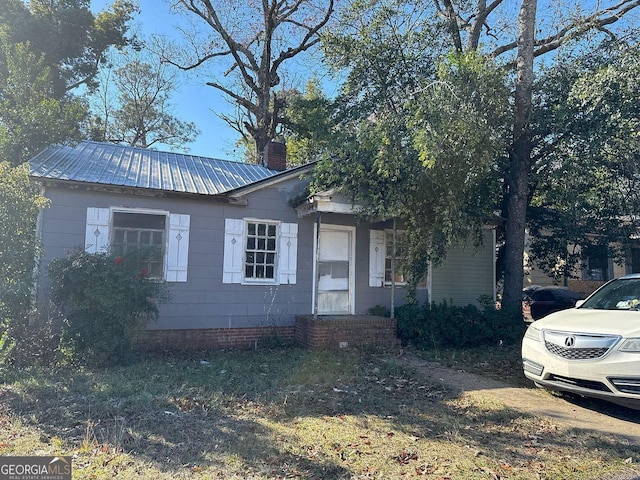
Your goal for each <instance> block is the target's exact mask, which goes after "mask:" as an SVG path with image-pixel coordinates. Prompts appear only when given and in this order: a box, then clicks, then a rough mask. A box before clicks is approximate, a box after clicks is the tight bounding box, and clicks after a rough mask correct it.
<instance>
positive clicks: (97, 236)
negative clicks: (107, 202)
mask: <svg viewBox="0 0 640 480" xmlns="http://www.w3.org/2000/svg"><path fill="white" fill-rule="evenodd" d="M109 218H110V211H109V209H108V208H94V207H88V208H87V224H86V231H85V236H84V248H85V250H86V251H87V252H88V253H100V252H106V251H107V250H108V249H109Z"/></svg>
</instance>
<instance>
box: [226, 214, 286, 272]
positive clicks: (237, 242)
mask: <svg viewBox="0 0 640 480" xmlns="http://www.w3.org/2000/svg"><path fill="white" fill-rule="evenodd" d="M297 248H298V225H297V224H295V223H284V222H279V221H275V220H262V219H236V218H227V219H225V239H224V266H223V274H222V283H247V284H251V283H274V284H295V283H296V266H297Z"/></svg>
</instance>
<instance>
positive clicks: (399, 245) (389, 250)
mask: <svg viewBox="0 0 640 480" xmlns="http://www.w3.org/2000/svg"><path fill="white" fill-rule="evenodd" d="M384 238H385V257H384V283H385V285H391V283H392V278H393V273H395V281H396V285H406V283H407V277H406V273H405V257H406V251H405V248H406V247H405V245H406V238H407V235H406V232H405V231H404V230H396V248H395V250H396V251H395V268H393V269H392V267H393V263H392V259H393V256H394V255H393V230H385V231H384ZM393 270H395V272H394V271H393Z"/></svg>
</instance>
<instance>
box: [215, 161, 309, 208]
mask: <svg viewBox="0 0 640 480" xmlns="http://www.w3.org/2000/svg"><path fill="white" fill-rule="evenodd" d="M316 163H317V162H313V163H308V164H306V165H301V166H299V167H295V168H292V169H290V170H285V171H284V172H281V173H277V174H275V175H273V176H272V177H269V178H265V179H263V180H258V181H257V182H253V183H251V184H249V185H245V186H243V187H238V188H236V189H234V190H230V191H228V192H226V193H225V195H226V196H227V197H228V198H229V199H233V200H240V199H242V197H244V196H246V195H249V194H250V193H253V192H256V191H258V190H262V189H263V188H267V187H271V186H273V185H277V184H278V183H282V182H286V181H287V180H291V179H293V178H298V177H300V176H301V175H304V174H305V173H308V172H310V171H311V170H313V168H314V167H315V164H316Z"/></svg>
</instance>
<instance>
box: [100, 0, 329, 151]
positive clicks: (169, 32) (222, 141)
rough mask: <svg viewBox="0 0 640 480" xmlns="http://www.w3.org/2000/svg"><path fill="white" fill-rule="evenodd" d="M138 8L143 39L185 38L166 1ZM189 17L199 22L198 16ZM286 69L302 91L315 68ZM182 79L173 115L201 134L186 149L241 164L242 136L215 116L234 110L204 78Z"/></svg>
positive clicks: (143, 1)
mask: <svg viewBox="0 0 640 480" xmlns="http://www.w3.org/2000/svg"><path fill="white" fill-rule="evenodd" d="M111 3H112V0H92V1H91V7H92V9H93V10H94V11H100V10H104V9H105V8H106V7H107V6H108V5H110V4H111ZM138 4H139V6H140V8H139V10H140V13H139V14H138V15H136V17H135V18H134V22H133V26H134V28H136V29H137V30H139V32H140V34H141V35H142V36H143V37H150V36H151V35H164V36H166V37H167V38H168V39H172V40H180V39H181V38H182V37H181V34H180V32H179V30H178V26H179V25H181V24H183V23H184V22H185V18H184V17H183V16H181V15H177V14H175V13H172V12H171V10H170V3H169V2H168V1H167V0H138ZM189 15H192V18H193V19H196V20H197V17H196V16H195V15H193V14H189ZM209 63H211V62H209ZM315 65H316V66H318V65H317V64H315ZM209 67H210V65H209ZM284 68H285V69H288V68H293V69H294V70H295V74H294V75H295V79H296V81H297V82H298V83H299V87H300V88H303V87H304V84H305V83H306V79H307V78H308V77H309V76H310V75H311V74H312V73H313V69H314V68H315V67H313V66H311V65H309V64H306V65H304V64H301V63H300V60H298V59H297V58H294V59H292V60H291V61H289V62H287V63H285V65H284ZM180 78H181V80H180V82H181V83H180V85H179V87H178V89H177V91H175V92H174V93H173V94H172V96H171V103H172V105H173V108H174V113H175V114H176V116H177V117H178V118H179V119H180V120H183V121H188V122H194V123H195V124H196V125H197V127H198V129H199V130H200V135H199V136H198V137H197V139H196V141H195V142H193V143H191V144H189V145H188V146H187V148H188V150H189V153H191V154H192V155H201V156H205V157H213V158H220V159H228V160H239V161H241V160H242V156H241V152H240V151H238V150H237V149H236V148H235V145H234V144H235V142H236V140H237V139H238V138H239V134H238V133H236V132H235V130H233V129H232V128H231V127H230V126H229V125H227V124H226V123H225V122H224V121H223V120H221V119H220V118H219V117H218V116H217V115H216V114H220V113H223V114H229V115H230V114H233V112H234V111H235V108H234V106H233V105H231V104H230V103H229V102H228V101H227V99H226V98H225V97H224V95H223V94H222V93H221V92H219V91H218V90H216V89H214V88H213V87H209V86H207V85H206V84H205V82H206V80H207V78H206V77H205V76H204V75H202V74H200V76H199V77H198V74H197V73H196V74H191V75H181V76H180ZM327 93H328V94H332V92H327ZM158 149H159V150H169V147H166V146H159V147H158Z"/></svg>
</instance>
